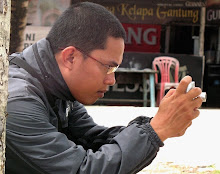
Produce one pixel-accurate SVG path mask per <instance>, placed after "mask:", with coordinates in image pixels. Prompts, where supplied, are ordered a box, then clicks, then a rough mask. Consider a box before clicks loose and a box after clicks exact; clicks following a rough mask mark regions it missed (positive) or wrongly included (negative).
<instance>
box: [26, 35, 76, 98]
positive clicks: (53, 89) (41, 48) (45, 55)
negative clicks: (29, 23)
mask: <svg viewBox="0 0 220 174" xmlns="http://www.w3.org/2000/svg"><path fill="white" fill-rule="evenodd" d="M35 44H36V45H37V50H36V52H37V54H38V55H36V52H35V53H34V51H33V45H32V46H30V47H28V48H26V49H25V50H24V51H23V57H24V59H25V60H26V61H27V63H29V64H30V65H31V66H32V67H33V68H34V70H35V71H36V72H37V73H38V74H39V75H40V77H41V78H42V80H43V81H44V82H45V84H44V88H46V89H45V91H46V92H49V93H50V94H52V95H53V96H54V97H56V98H59V99H62V100H70V101H74V100H75V99H74V97H73V96H72V94H71V93H70V90H69V88H68V87H67V84H66V82H65V81H64V79H63V77H62V74H61V72H60V69H59V67H58V64H57V62H56V59H55V57H54V55H53V52H52V50H51V47H50V43H49V41H48V40H46V39H41V40H40V41H38V42H37V43H35ZM37 59H38V60H37ZM39 62H40V63H39ZM45 74H46V76H45Z"/></svg>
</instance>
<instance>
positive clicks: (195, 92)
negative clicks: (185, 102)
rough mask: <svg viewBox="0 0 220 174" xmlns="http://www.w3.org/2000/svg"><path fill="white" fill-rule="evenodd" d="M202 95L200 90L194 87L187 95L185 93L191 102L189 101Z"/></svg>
mask: <svg viewBox="0 0 220 174" xmlns="http://www.w3.org/2000/svg"><path fill="white" fill-rule="evenodd" d="M201 93H202V90H201V88H198V87H195V88H193V89H191V90H190V91H189V92H188V93H187V97H188V98H189V99H190V100H191V99H195V98H196V97H198V96H199V95H200V94H201Z"/></svg>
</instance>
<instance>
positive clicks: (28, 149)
mask: <svg viewBox="0 0 220 174" xmlns="http://www.w3.org/2000/svg"><path fill="white" fill-rule="evenodd" d="M80 108H81V109H83V107H79V108H78V109H76V110H75V111H74V112H72V114H73V115H71V116H70V118H69V122H72V123H69V126H70V127H71V130H72V131H73V132H72V134H73V135H74V136H75V137H74V139H76V140H77V141H78V142H80V144H82V145H85V144H87V147H88V149H86V148H84V147H83V146H82V145H79V144H77V143H76V142H74V141H71V140H69V139H68V138H67V137H66V135H64V134H63V133H60V132H58V131H57V128H56V127H54V126H53V125H52V124H51V123H50V120H49V115H48V110H47V109H46V107H45V106H44V105H42V103H40V102H39V101H36V100H34V99H26V100H24V98H23V99H22V100H19V99H16V100H11V101H9V102H8V106H7V110H8V114H9V116H8V118H7V138H8V139H9V140H10V142H11V143H12V144H13V145H14V146H15V147H16V149H17V150H18V151H19V153H22V154H23V155H24V156H25V157H26V158H25V159H28V160H30V161H31V162H32V163H34V164H35V165H37V166H38V167H40V168H41V169H42V170H43V171H45V173H46V172H47V173H51V174H60V173H65V174H75V173H78V174H87V173H99V174H128V173H136V172H138V171H140V170H141V169H142V168H143V167H145V166H146V165H148V164H150V163H151V161H152V160H153V159H154V158H155V156H156V154H157V152H158V150H159V147H160V146H163V143H162V142H161V141H160V139H159V138H158V136H157V134H156V133H155V132H154V130H153V129H152V127H151V126H150V124H149V123H148V122H146V120H147V119H146V118H145V117H143V118H142V117H141V118H140V117H139V118H137V119H136V120H133V121H132V122H131V123H130V124H129V125H128V126H127V127H117V128H116V129H114V128H109V129H107V128H104V127H100V126H98V125H96V124H95V123H94V122H93V120H92V119H91V118H90V117H89V116H88V114H87V112H86V111H85V110H84V109H83V112H82V110H81V109H80ZM71 119H72V120H71ZM75 119H76V120H75ZM76 123H77V124H76ZM106 132H107V133H106ZM89 136H91V138H89ZM96 136H97V137H99V138H98V139H96V138H95V137H96ZM105 136H106V137H107V138H103V137H105ZM80 137H82V139H80ZM100 137H101V138H100ZM99 139H101V140H99ZM83 141H85V142H83ZM95 141H102V142H101V143H98V145H97V146H96V147H95V148H97V150H96V151H95V150H93V149H90V148H89V147H92V144H93V143H95Z"/></svg>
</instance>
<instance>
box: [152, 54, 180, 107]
mask: <svg viewBox="0 0 220 174" xmlns="http://www.w3.org/2000/svg"><path fill="white" fill-rule="evenodd" d="M152 64H153V69H154V70H158V69H159V72H160V77H161V79H160V83H159V82H158V74H157V73H156V74H155V83H156V86H157V89H158V92H157V106H159V104H160V101H161V100H162V98H163V96H164V94H165V90H167V89H171V88H176V87H177V86H178V84H179V80H178V73H179V61H178V60H177V59H176V58H173V57H168V56H162V57H156V58H155V59H154V60H153V63H152ZM171 68H174V76H173V77H174V82H170V73H171V71H170V69H171Z"/></svg>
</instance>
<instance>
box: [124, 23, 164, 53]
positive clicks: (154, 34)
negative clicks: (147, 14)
mask: <svg viewBox="0 0 220 174" xmlns="http://www.w3.org/2000/svg"><path fill="white" fill-rule="evenodd" d="M123 26H124V28H125V31H126V40H125V52H148V53H150V52H151V53H155V52H160V33H161V26H160V25H149V24H125V23H124V24H123Z"/></svg>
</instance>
